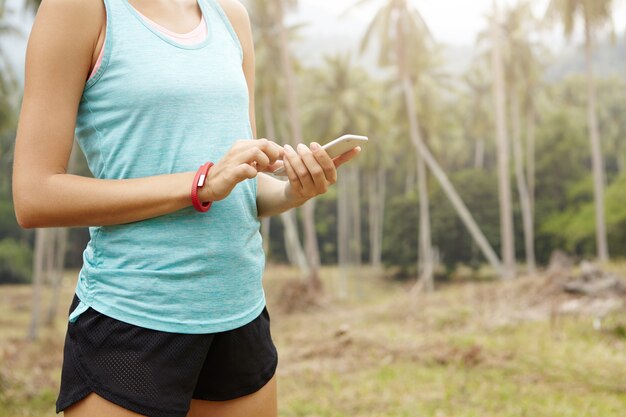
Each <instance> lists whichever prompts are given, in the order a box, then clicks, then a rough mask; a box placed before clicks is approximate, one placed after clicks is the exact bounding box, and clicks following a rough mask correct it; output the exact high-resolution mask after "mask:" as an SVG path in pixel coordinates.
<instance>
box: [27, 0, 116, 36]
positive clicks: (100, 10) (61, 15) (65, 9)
mask: <svg viewBox="0 0 626 417" xmlns="http://www.w3.org/2000/svg"><path fill="white" fill-rule="evenodd" d="M104 19H105V8H104V3H103V1H102V0H42V2H41V5H40V6H39V9H38V10H37V15H36V16H35V22H34V24H33V29H35V28H37V27H39V28H40V29H45V31H46V32H49V31H53V32H56V33H58V34H59V35H60V36H67V37H71V38H73V39H75V40H78V39H82V40H83V41H87V42H90V41H94V40H95V39H97V37H98V35H99V33H100V29H101V28H102V26H103V24H104Z"/></svg>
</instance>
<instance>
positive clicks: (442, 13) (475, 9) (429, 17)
mask: <svg viewBox="0 0 626 417" xmlns="http://www.w3.org/2000/svg"><path fill="white" fill-rule="evenodd" d="M242 1H243V2H244V4H245V1H246V0H242ZM356 1H357V0H300V3H301V4H302V5H303V7H301V8H300V9H301V11H300V13H299V16H298V19H299V20H304V21H306V20H307V19H313V20H315V22H314V23H313V24H312V25H311V29H312V30H313V33H312V34H311V35H313V36H315V35H318V34H324V35H327V36H328V35H330V36H332V35H333V34H345V32H346V31H348V32H350V31H351V32H354V34H355V36H356V37H360V35H361V34H362V33H363V31H364V30H365V27H366V24H367V23H368V22H369V21H370V20H371V18H372V16H373V13H374V10H375V9H374V8H373V7H369V8H364V9H358V10H353V11H352V12H351V13H350V18H349V19H341V20H336V21H334V22H330V21H328V19H327V17H328V15H334V16H338V15H340V14H341V13H342V12H344V11H345V10H346V9H347V8H349V7H350V6H351V5H353V4H354V3H355V2H356ZM382 1H383V0H372V1H371V2H370V3H372V4H373V6H374V7H375V6H376V5H380V4H381V2H382ZM409 1H412V2H413V4H414V5H415V6H416V7H418V9H419V10H420V11H421V13H422V14H423V15H424V18H425V20H426V21H427V23H428V25H429V27H430V30H431V32H432V33H433V36H434V38H435V39H436V40H437V41H439V42H441V43H444V44H447V45H456V46H471V45H474V43H475V40H476V34H477V33H478V32H480V31H481V30H482V29H483V28H484V27H485V25H486V21H485V16H486V14H487V12H488V11H489V10H490V9H491V7H492V6H491V5H492V0H409ZM514 1H515V0H499V2H500V4H501V5H504V4H506V3H508V2H514ZM615 1H616V3H617V6H616V9H615V26H616V32H617V34H618V36H622V35H623V34H624V29H625V28H626V1H625V0H615ZM548 2H549V0H534V1H533V4H534V9H535V12H536V14H537V15H539V16H541V15H543V14H544V13H545V10H546V8H547V5H548ZM23 3H24V0H7V6H8V8H9V9H14V10H19V12H18V13H16V15H15V18H14V22H15V24H16V26H18V27H20V28H21V29H22V31H23V32H24V36H23V37H22V38H14V37H12V38H11V39H6V38H5V39H0V44H1V46H2V48H3V49H4V50H5V51H7V52H8V54H9V55H10V59H11V61H12V62H13V63H14V68H15V69H16V72H17V73H18V76H19V75H21V72H22V71H23V64H24V53H25V48H26V40H27V37H28V33H29V30H30V26H31V24H32V18H30V17H28V16H27V17H24V16H23V13H22V12H21V10H22V8H23V6H22V5H23ZM318 11H322V12H323V13H318ZM331 20H334V19H331ZM345 22H348V23H345ZM343 23H345V24H346V25H352V26H353V27H338V26H339V25H341V24H343ZM329 30H330V33H329ZM357 34H358V36H357ZM543 36H546V39H544V41H547V42H548V43H549V44H550V45H552V46H553V48H554V47H556V48H559V47H560V46H561V44H562V43H563V40H562V36H561V34H560V31H559V30H555V31H554V33H553V34H552V35H548V34H544V35H543ZM547 37H550V39H548V38H547ZM580 39H581V34H580V32H579V34H578V36H577V38H576V37H575V41H578V42H579V41H580ZM19 78H21V77H19Z"/></svg>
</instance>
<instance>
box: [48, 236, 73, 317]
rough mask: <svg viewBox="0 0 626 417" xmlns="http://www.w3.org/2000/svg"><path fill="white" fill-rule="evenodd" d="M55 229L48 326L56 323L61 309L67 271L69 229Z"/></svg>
mask: <svg viewBox="0 0 626 417" xmlns="http://www.w3.org/2000/svg"><path fill="white" fill-rule="evenodd" d="M53 230H54V235H55V236H54V239H51V240H52V241H53V242H54V243H53V244H54V254H53V256H54V268H53V271H52V273H51V275H50V278H51V279H52V298H51V299H50V304H49V306H48V312H47V314H46V319H45V324H46V326H52V325H54V318H55V317H56V315H57V311H58V309H59V297H60V296H61V283H62V282H63V273H64V272H65V252H66V249H67V237H68V231H69V230H68V229H67V228H66V227H61V228H57V229H53Z"/></svg>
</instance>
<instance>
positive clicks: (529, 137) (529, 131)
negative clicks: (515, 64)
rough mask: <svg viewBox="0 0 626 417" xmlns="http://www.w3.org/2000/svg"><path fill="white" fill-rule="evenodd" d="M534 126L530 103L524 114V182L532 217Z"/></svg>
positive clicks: (532, 108)
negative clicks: (526, 185)
mask: <svg viewBox="0 0 626 417" xmlns="http://www.w3.org/2000/svg"><path fill="white" fill-rule="evenodd" d="M535 127H536V114H535V105H534V104H532V105H531V108H530V110H529V111H528V114H527V115H526V183H527V184H528V198H529V199H530V209H531V212H532V213H533V218H534V216H535Z"/></svg>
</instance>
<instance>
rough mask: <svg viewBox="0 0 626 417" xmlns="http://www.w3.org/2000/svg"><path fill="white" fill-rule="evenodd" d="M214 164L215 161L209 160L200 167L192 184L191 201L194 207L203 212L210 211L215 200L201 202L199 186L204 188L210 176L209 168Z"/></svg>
mask: <svg viewBox="0 0 626 417" xmlns="http://www.w3.org/2000/svg"><path fill="white" fill-rule="evenodd" d="M212 166H213V162H207V163H205V164H204V165H202V166H201V167H200V168H198V171H197V172H196V176H195V177H194V179H193V184H191V202H192V203H193V207H194V208H195V209H196V210H198V211H200V212H202V213H206V212H207V211H209V208H210V207H211V204H212V203H213V202H212V201H208V202H206V203H201V202H200V200H199V199H198V188H202V187H203V186H204V184H205V183H206V179H207V177H208V176H209V169H211V167H212Z"/></svg>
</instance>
